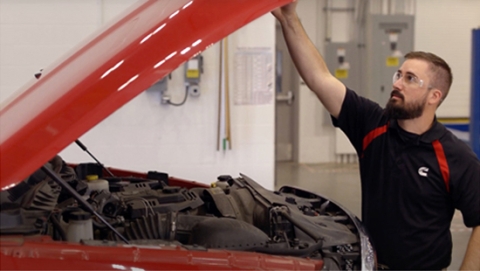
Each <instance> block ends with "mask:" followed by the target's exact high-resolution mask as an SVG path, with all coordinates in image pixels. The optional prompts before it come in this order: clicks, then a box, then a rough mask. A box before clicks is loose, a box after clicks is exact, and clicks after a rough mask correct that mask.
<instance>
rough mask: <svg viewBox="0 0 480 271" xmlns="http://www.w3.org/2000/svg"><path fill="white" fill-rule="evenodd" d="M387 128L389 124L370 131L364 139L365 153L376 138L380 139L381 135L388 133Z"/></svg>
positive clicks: (363, 149)
mask: <svg viewBox="0 0 480 271" xmlns="http://www.w3.org/2000/svg"><path fill="white" fill-rule="evenodd" d="M387 127H388V123H387V124H385V125H383V126H380V127H378V128H375V129H373V130H372V131H370V132H369V133H368V134H367V135H366V136H365V137H364V138H363V146H362V147H363V148H362V151H365V150H366V149H367V147H368V145H370V143H371V142H372V140H374V139H375V138H376V137H378V136H379V135H382V134H384V133H385V132H387Z"/></svg>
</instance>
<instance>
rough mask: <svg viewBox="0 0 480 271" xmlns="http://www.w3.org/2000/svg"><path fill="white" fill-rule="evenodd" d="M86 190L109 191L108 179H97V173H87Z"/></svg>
mask: <svg viewBox="0 0 480 271" xmlns="http://www.w3.org/2000/svg"><path fill="white" fill-rule="evenodd" d="M87 185H88V191H89V192H92V191H97V192H100V191H105V192H109V187H108V181H107V180H104V179H99V178H98V175H87Z"/></svg>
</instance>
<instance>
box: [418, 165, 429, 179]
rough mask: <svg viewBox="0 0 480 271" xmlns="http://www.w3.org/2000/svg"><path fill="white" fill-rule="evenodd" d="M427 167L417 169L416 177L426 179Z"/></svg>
mask: <svg viewBox="0 0 480 271" xmlns="http://www.w3.org/2000/svg"><path fill="white" fill-rule="evenodd" d="M427 173H428V167H421V168H419V169H418V175H420V176H423V177H427Z"/></svg>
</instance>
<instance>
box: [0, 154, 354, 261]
mask: <svg viewBox="0 0 480 271" xmlns="http://www.w3.org/2000/svg"><path fill="white" fill-rule="evenodd" d="M49 165H50V166H51V167H52V169H53V170H54V171H55V172H56V173H57V174H58V175H59V176H61V177H62V179H63V180H65V181H66V182H67V183H68V184H69V185H70V186H71V187H72V188H73V189H75V190H76V191H77V193H78V194H79V195H81V196H82V198H83V199H85V200H86V201H87V202H88V203H89V204H90V205H91V206H92V208H93V209H94V210H95V211H96V214H97V215H98V216H101V217H98V216H97V215H95V214H92V213H91V212H88V210H87V209H85V208H84V206H81V205H80V204H79V202H78V201H77V200H75V198H74V197H72V196H71V195H70V194H68V193H67V192H66V191H64V189H61V187H60V186H58V185H57V184H56V183H55V182H54V181H53V180H51V179H50V178H49V177H48V176H46V175H45V174H42V172H41V171H37V172H35V173H34V174H33V175H32V176H30V177H29V178H27V179H26V180H25V181H24V182H22V183H21V184H19V185H17V186H16V187H13V188H11V189H9V190H7V191H2V192H1V209H0V233H1V234H2V235H6V234H22V235H33V234H42V235H50V236H51V237H52V238H53V239H54V240H61V241H69V242H81V243H83V244H85V245H94V246H101V245H106V244H112V243H118V242H123V241H122V240H121V239H120V238H119V236H118V234H116V233H115V231H113V230H112V228H111V227H113V228H114V229H115V230H116V232H117V233H119V234H121V235H122V236H123V237H124V238H125V239H127V240H128V241H129V243H131V244H142V245H156V244H158V243H159V242H163V243H169V244H174V245H181V246H184V247H186V248H195V249H204V250H208V249H227V250H242V251H252V252H259V253H267V254H275V255H289V256H296V257H310V258H318V259H323V260H324V262H325V265H326V269H344V270H357V269H361V257H360V237H359V233H358V229H357V228H356V226H355V223H353V221H352V218H351V217H350V216H349V215H348V214H347V213H346V212H345V211H344V210H343V209H342V208H340V207H339V206H337V205H336V204H334V203H332V202H330V201H329V200H327V199H325V198H322V197H320V196H318V195H316V194H313V193H310V192H307V191H304V190H301V189H298V188H294V187H283V188H282V189H281V190H280V191H269V190H266V189H264V188H263V187H261V186H260V185H259V184H258V183H256V182H255V181H253V180H252V179H250V178H249V177H247V176H245V175H241V176H239V177H237V178H233V177H231V176H219V177H218V180H217V181H216V182H214V183H213V184H212V185H211V187H194V188H190V189H187V188H184V187H179V186H172V185H169V178H168V175H166V174H163V173H158V172H149V173H148V175H147V177H146V178H138V177H131V176H123V177H118V176H115V177H106V176H102V175H103V174H102V170H101V169H102V168H101V167H100V166H98V165H96V164H80V165H77V166H75V167H70V166H67V165H66V164H65V163H64V162H63V161H62V160H61V158H59V157H56V158H55V159H53V160H52V161H50V163H49ZM100 218H101V219H100ZM102 220H103V221H107V222H108V224H109V225H110V226H111V227H108V226H107V224H105V223H104V222H103V221H102Z"/></svg>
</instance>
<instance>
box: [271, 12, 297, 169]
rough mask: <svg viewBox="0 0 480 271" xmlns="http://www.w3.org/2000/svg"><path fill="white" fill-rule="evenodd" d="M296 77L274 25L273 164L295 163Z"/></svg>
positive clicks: (280, 31)
mask: <svg viewBox="0 0 480 271" xmlns="http://www.w3.org/2000/svg"><path fill="white" fill-rule="evenodd" d="M298 84H299V75H298V72H297V70H296V68H295V66H294V64H293V62H292V60H291V57H290V54H289V53H288V49H287V45H286V43H285V40H284V38H283V34H282V29H281V26H280V25H279V24H278V22H277V24H276V103H275V161H277V162H279V161H295V160H297V158H296V157H297V149H298V148H297V145H298V143H296V142H298V138H297V131H298V127H297V123H298V122H296V121H295V116H296V115H297V114H296V113H295V112H298V110H297V108H298V103H297V102H296V101H295V96H296V94H297V93H298V88H299V87H298V86H299V85H298Z"/></svg>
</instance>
